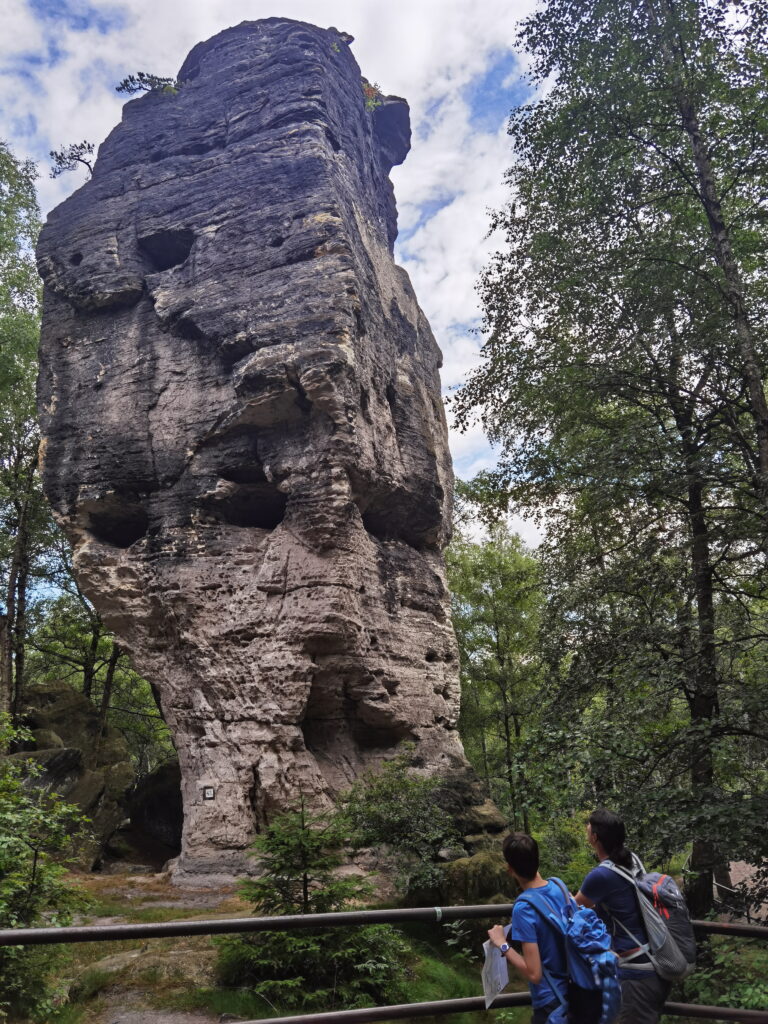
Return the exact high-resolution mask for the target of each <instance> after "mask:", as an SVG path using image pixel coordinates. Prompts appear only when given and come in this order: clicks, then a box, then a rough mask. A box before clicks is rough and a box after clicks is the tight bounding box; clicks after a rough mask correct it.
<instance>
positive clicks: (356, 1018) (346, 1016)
mask: <svg viewBox="0 0 768 1024" xmlns="http://www.w3.org/2000/svg"><path fill="white" fill-rule="evenodd" d="M511 911H512V904H511V903H494V904H483V905H480V906H471V907H406V908H400V909H392V910H352V911H343V912H338V913H333V914H291V915H285V916H282V917H240V918H229V919H218V920H207V921H166V922H162V923H159V924H113V925H77V926H74V927H58V928H57V927H53V928H7V929H4V930H0V947H1V946H37V945H50V944H53V943H70V942H104V941H120V940H125V939H146V938H163V937H166V938H167V937H169V936H183V935H232V934H237V933H244V932H262V931H291V930H293V929H295V928H341V927H350V926H353V925H366V924H390V923H395V922H403V921H426V922H431V923H433V924H435V923H440V922H443V921H462V920H473V919H478V918H499V917H509V915H510V913H511ZM693 926H694V928H695V929H696V931H697V932H699V933H702V934H710V935H735V936H740V937H744V938H759V939H768V927H763V926H760V925H750V924H746V925H745V924H734V923H732V922H724V921H694V922H693ZM530 1002H531V997H530V995H529V994H528V993H527V992H511V993H506V994H502V995H499V996H497V997H496V999H495V1000H494V1002H493V1006H492V1009H493V1010H497V1009H503V1008H505V1007H510V1006H529V1005H530ZM484 1009H485V1001H484V999H483V998H482V997H481V996H472V997H468V998H465V999H444V1000H440V1001H438V1002H429V1003H403V1004H399V1005H397V1006H373V1007H368V1008H364V1009H358V1010H334V1011H333V1012H331V1013H313V1014H303V1015H300V1016H294V1017H271V1018H268V1019H265V1020H259V1021H244V1022H243V1024H365V1022H368V1021H387V1020H403V1019H405V1018H409V1017H411V1018H412V1017H437V1016H446V1015H448V1014H454V1013H470V1012H476V1011H480V1010H484ZM664 1012H665V1014H667V1015H668V1016H672V1017H692V1018H700V1019H702V1020H720V1021H740V1022H742V1024H768V1011H764V1010H742V1009H738V1008H736V1007H726V1006H699V1005H694V1004H688V1003H667V1004H666V1005H665V1007H664Z"/></svg>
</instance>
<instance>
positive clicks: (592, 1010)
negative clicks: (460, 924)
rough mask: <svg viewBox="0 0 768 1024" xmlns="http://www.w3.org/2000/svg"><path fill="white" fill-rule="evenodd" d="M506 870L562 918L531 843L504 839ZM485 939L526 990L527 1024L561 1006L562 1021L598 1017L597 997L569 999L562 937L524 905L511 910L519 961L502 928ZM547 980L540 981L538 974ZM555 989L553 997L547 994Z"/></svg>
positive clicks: (560, 896) (561, 902) (583, 1022)
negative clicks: (563, 1011)
mask: <svg viewBox="0 0 768 1024" xmlns="http://www.w3.org/2000/svg"><path fill="white" fill-rule="evenodd" d="M502 852H503V854H504V859H505V860H506V862H507V870H508V871H509V873H510V874H511V875H512V876H513V877H514V879H515V881H516V882H517V884H518V885H519V886H520V888H521V889H522V890H523V892H526V891H527V890H529V889H538V890H540V896H542V897H545V898H546V900H547V901H548V902H549V903H550V904H551V905H552V906H553V907H554V908H556V909H558V910H560V909H562V910H563V912H565V909H566V904H565V895H564V893H563V890H562V889H561V888H560V886H559V885H558V884H557V883H556V882H554V881H551V880H547V879H545V878H542V877H541V875H540V874H539V847H538V844H537V842H536V840H535V839H534V838H533V837H532V836H529V835H526V833H525V832H513V833H511V834H510V835H508V836H507V837H506V839H505V840H504V845H503V847H502ZM488 938H489V939H490V940H491V942H492V943H493V944H494V945H495V946H497V947H498V949H499V951H500V953H501V955H502V956H503V957H505V958H506V960H507V962H508V963H510V964H511V965H512V967H514V968H515V970H516V971H517V973H518V974H519V975H520V976H521V977H522V978H524V979H525V980H526V981H527V982H528V985H529V988H530V990H531V1002H532V1003H533V1017H532V1018H531V1024H546V1021H547V1019H548V1018H549V1016H550V1014H551V1013H552V1012H553V1011H554V1010H557V1009H558V1007H560V1006H561V1005H562V1003H563V1001H566V1000H568V1002H569V1015H568V1019H569V1020H571V1021H574V1022H579V1024H589V1022H591V1021H597V1020H598V1019H599V1016H600V1012H599V1007H600V994H599V993H597V994H595V995H594V996H593V994H592V993H583V992H577V993H574V991H573V986H569V985H568V967H567V964H566V959H565V948H564V945H563V940H562V937H561V936H559V935H558V933H557V932H556V930H555V928H554V927H552V926H550V925H548V924H547V923H546V922H545V921H544V920H543V919H542V917H541V915H540V914H538V913H537V912H536V910H535V909H534V908H533V906H532V905H531V904H530V903H529V902H528V900H522V899H519V900H517V901H516V903H515V905H514V906H513V908H512V927H511V929H510V938H511V939H512V940H513V941H515V942H520V943H521V944H522V955H520V953H517V952H516V951H515V950H514V949H512V947H511V946H510V945H509V944H508V943H507V936H506V932H505V929H504V928H503V927H502V925H500V924H497V925H494V927H493V928H491V929H490V930H489V932H488ZM543 968H546V973H547V974H548V975H549V980H548V979H547V978H545V977H544V970H543ZM553 985H554V986H555V987H556V989H557V991H553V987H552V986H553ZM579 996H580V997H581V999H582V1001H583V999H585V998H586V999H587V1000H588V1001H589V1005H582V1006H578V1005H574V1004H575V1002H576V999H577V998H578V997H579Z"/></svg>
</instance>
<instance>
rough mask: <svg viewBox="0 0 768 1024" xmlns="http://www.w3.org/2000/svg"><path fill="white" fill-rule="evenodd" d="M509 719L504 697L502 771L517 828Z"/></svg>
mask: <svg viewBox="0 0 768 1024" xmlns="http://www.w3.org/2000/svg"><path fill="white" fill-rule="evenodd" d="M510 717H511V716H510V711H509V707H508V705H507V700H506V696H505V697H504V703H503V707H502V711H501V721H502V728H503V730H504V769H505V773H506V776H507V788H508V789H509V806H510V812H511V815H512V821H513V823H514V825H515V828H517V800H516V794H515V772H514V766H513V764H512V733H511V732H510V728H509V722H510Z"/></svg>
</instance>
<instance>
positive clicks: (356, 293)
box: [39, 19, 475, 878]
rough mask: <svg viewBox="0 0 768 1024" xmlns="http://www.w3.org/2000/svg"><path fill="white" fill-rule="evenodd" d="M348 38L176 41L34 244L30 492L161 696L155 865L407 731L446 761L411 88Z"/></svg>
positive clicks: (235, 854)
mask: <svg viewBox="0 0 768 1024" xmlns="http://www.w3.org/2000/svg"><path fill="white" fill-rule="evenodd" d="M348 41H349V37H348V36H344V35H343V34H341V33H339V32H337V31H336V30H335V29H330V30H327V31H326V30H321V29H318V28H315V27H313V26H311V25H305V24H302V23H300V22H295V21H288V20H284V19H268V20H266V21H258V22H245V23H243V24H241V25H239V26H237V27H236V28H232V29H228V30H227V31H225V32H222V33H220V34H219V35H217V36H215V37H214V38H213V39H210V40H208V41H207V42H205V43H201V44H200V45H198V46H196V47H195V48H194V49H193V50H192V52H191V53H190V55H189V57H188V58H187V60H186V61H185V63H184V65H183V67H182V68H181V71H180V73H179V89H178V91H176V92H173V91H166V92H158V93H149V94H147V95H145V96H143V97H141V98H140V99H136V100H132V101H131V102H129V103H127V104H126V106H125V108H124V112H123V119H122V123H121V124H120V125H119V126H118V127H117V128H115V130H114V131H113V132H112V133H111V135H110V136H109V137H108V139H107V140H106V142H104V144H103V145H102V146H101V148H100V150H99V157H98V160H97V162H96V166H95V168H94V174H93V177H92V179H91V180H90V181H88V183H87V184H86V185H84V186H83V187H82V188H81V189H80V190H79V191H78V192H76V193H75V194H74V195H73V196H71V197H70V198H69V199H68V200H67V201H66V202H65V203H63V204H62V205H61V206H59V207H58V208H57V209H56V210H54V212H53V213H52V214H51V216H50V217H49V219H48V223H47V225H46V227H45V229H44V230H43V233H42V236H41V240H40V247H39V265H40V270H41V273H42V275H43V278H44V281H45V286H46V287H45V306H44V321H43V339H42V347H41V373H40V383H39V404H40V417H41V423H42V430H43V435H44V442H43V458H44V482H45V489H46V492H47V494H48V496H49V498H50V500H51V502H52V504H53V507H54V509H55V510H56V513H57V514H58V517H59V519H60V521H61V522H62V523H63V524H64V526H65V528H66V530H67V533H68V535H69V537H70V539H71V541H72V544H73V547H74V553H75V554H74V557H75V565H76V568H77V572H78V575H79V578H80V580H81V581H82V585H83V587H84V588H85V590H86V591H87V593H88V595H89V596H90V597H91V599H92V600H93V602H94V603H95V605H96V606H97V608H98V609H99V611H100V613H101V614H102V616H103V617H104V619H105V621H106V622H107V623H108V624H109V626H110V627H111V628H112V629H114V631H115V632H116V634H117V635H118V636H119V638H120V641H121V643H123V644H124V645H125V646H126V647H127V648H128V649H129V650H130V651H131V653H132V656H133V659H134V662H135V664H136V666H137V667H138V668H139V669H140V670H141V671H142V672H143V673H144V674H145V675H147V676H148V677H149V678H150V679H152V680H153V681H154V682H155V683H156V684H157V686H158V688H159V690H160V693H161V697H162V704H163V708H164V712H165V715H166V717H167V720H168V722H169V724H170V726H171V729H172V730H173V734H174V739H175V742H176V745H177V747H178V751H179V757H180V761H181V769H182V778H183V799H184V815H185V826H184V840H183V847H182V854H181V860H180V864H179V869H178V873H179V877H185V878H189V877H190V876H191V875H194V874H196V873H197V874H205V873H211V872H220V873H224V874H227V873H232V872H236V871H240V870H242V868H243V866H244V861H245V858H244V856H243V850H244V848H245V847H246V846H247V844H248V843H249V841H250V840H251V838H252V836H253V833H254V830H255V829H258V828H259V827H260V825H261V824H262V823H263V822H264V821H265V820H268V819H269V817H270V815H272V814H273V813H274V812H275V811H276V810H278V809H280V808H282V807H283V806H284V805H285V804H286V802H292V801H293V800H295V799H296V797H297V795H298V793H299V792H301V793H303V794H304V796H305V797H306V798H307V799H308V800H309V801H310V802H311V803H313V804H315V805H322V804H323V803H324V802H325V801H327V800H328V799H329V797H330V796H331V795H332V794H333V793H334V792H336V791H338V790H339V789H340V788H343V787H345V786H346V785H347V784H348V783H349V782H350V780H351V779H353V778H354V777H355V776H356V775H357V774H358V773H359V772H360V771H361V770H363V769H365V768H366V767H367V766H370V765H371V764H374V763H376V762H377V761H379V760H381V758H382V757H384V756H386V755H388V754H390V753H391V752H392V751H393V749H394V748H395V747H396V746H397V744H398V743H400V742H401V741H403V740H411V741H413V742H414V743H415V745H416V754H417V757H418V759H419V762H420V764H421V765H422V766H423V768H424V770H425V771H429V772H441V773H443V774H447V775H450V774H451V773H454V774H455V776H456V778H457V781H459V780H462V781H464V782H465V780H466V762H465V760H464V756H463V752H462V748H461V744H460V742H459V739H458V734H457V731H456V716H457V710H458V666H457V657H456V645H455V640H454V636H453V631H452V628H451V622H450V616H449V603H448V595H447V593H446V588H445V580H444V570H443V560H442V555H441V551H442V548H443V546H444V544H445V542H446V539H447V535H448V529H449V507H450V500H451V468H450V461H449V455H448V449H447V440H446V424H445V419H444V414H443V408H442V404H441V401H440V387H439V379H438V367H439V366H440V353H439V350H438V348H437V346H436V344H435V341H434V338H433V336H432V334H431V332H430V329H429V325H428V324H427V322H426V320H425V318H424V315H423V313H422V312H421V310H420V309H419V307H418V305H417V303H416V299H415V297H414V294H413V290H412V288H411V285H410V283H409V280H408V277H407V275H406V274H405V272H404V271H403V270H402V269H400V268H399V267H397V266H395V264H394V262H393V259H392V246H393V241H394V238H395V234H396V211H395V203H394V197H393V192H392V187H391V184H390V181H389V178H388V173H389V170H390V168H391V167H392V165H393V164H396V163H399V162H401V161H402V160H403V159H404V158H405V156H406V153H407V152H408V149H409V143H410V128H409V118H408V107H407V105H406V103H405V102H404V101H403V100H400V99H397V98H394V97H381V98H380V99H379V98H374V100H373V102H369V103H368V104H367V105H368V106H369V107H372V108H373V109H366V103H365V97H364V94H363V88H362V85H361V77H360V70H359V68H358V66H357V64H356V62H355V60H354V58H353V56H352V54H351V52H350V50H349V46H348ZM473 800H475V797H474V796H473V797H472V798H471V799H470V800H469V802H472V801H473ZM465 802H466V801H465Z"/></svg>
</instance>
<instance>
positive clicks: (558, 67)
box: [458, 0, 768, 913]
mask: <svg viewBox="0 0 768 1024" xmlns="http://www.w3.org/2000/svg"><path fill="white" fill-rule="evenodd" d="M765 31H766V18H765V11H764V8H763V6H762V5H761V4H758V3H753V2H749V0H747V2H745V3H741V4H738V5H733V4H730V3H725V2H718V0H715V2H714V3H708V4H704V3H702V2H700V0H610V2H607V0H550V2H548V3H546V4H545V5H543V6H542V8H541V9H540V11H539V12H537V13H536V14H534V15H532V16H531V17H530V18H529V19H527V21H525V22H524V23H523V26H522V31H521V41H522V42H523V44H524V46H525V48H526V49H527V51H528V52H529V54H530V55H531V58H532V76H533V80H534V83H536V84H537V85H542V86H543V84H544V82H545V80H547V79H549V76H551V87H550V88H548V90H544V93H543V96H542V98H540V99H538V100H537V101H535V102H534V103H532V104H530V105H527V106H525V107H523V108H520V109H518V110H517V111H515V112H513V116H512V119H511V122H510V134H511V136H512V140H513V149H514V158H515V160H514V164H513V166H512V167H511V169H510V171H509V174H508V180H509V184H510V188H511V191H512V199H511V202H510V203H509V204H508V206H507V207H505V208H504V209H503V210H502V211H500V212H499V213H498V214H497V215H496V218H495V226H496V227H497V228H500V229H502V230H503V231H504V234H505V239H506V244H505V247H504V249H503V250H502V251H501V252H500V253H499V254H498V255H497V256H496V257H495V258H494V260H493V261H492V263H491V265H490V266H489V268H488V270H487V271H486V273H485V275H484V277H483V281H482V293H483V300H484V308H485V315H486V327H487V329H488V334H489V339H488V342H487V344H486V346H485V357H486V359H485V362H484V364H483V365H482V366H481V368H480V369H479V370H478V371H477V372H476V373H475V374H474V375H473V376H472V377H471V379H470V381H469V383H468V385H467V387H466V388H465V389H464V391H463V394H462V395H461V396H460V399H459V403H458V412H459V417H460V420H461V421H462V422H467V420H468V418H469V417H470V416H471V415H473V414H474V412H475V411H476V410H478V409H481V410H482V415H483V418H484V422H485V425H486V427H487V430H488V432H489V434H490V436H491V437H492V438H493V439H494V440H497V441H498V442H500V443H501V445H502V446H503V459H502V464H501V469H500V473H499V478H500V482H501V484H502V485H503V486H505V487H507V488H508V490H509V493H510V494H511V495H512V498H513V500H514V501H515V502H516V503H517V504H518V505H519V506H521V507H526V508H528V509H529V510H532V511H535V512H538V513H539V514H542V513H545V514H546V517H547V521H548V524H549V528H548V539H547V542H546V544H545V545H544V547H543V550H542V558H543V563H544V565H545V586H546V588H547V590H548V592H549V593H551V594H552V601H551V602H550V607H549V612H548V616H547V630H546V632H547V633H548V635H549V638H550V639H549V654H550V666H551V670H552V674H553V675H552V678H553V679H554V680H555V683H554V694H555V696H554V697H553V700H555V702H556V701H557V699H558V697H559V699H560V700H561V703H563V704H565V705H566V708H565V709H564V720H566V718H567V716H568V715H569V716H570V719H571V720H572V719H573V717H574V716H575V715H578V716H579V727H581V726H583V725H585V724H589V725H590V726H591V732H590V739H591V740H592V741H595V742H596V743H597V745H598V747H602V750H603V753H604V756H603V757H602V758H600V757H593V760H592V765H591V770H592V772H593V773H596V772H599V775H596V779H597V780H598V782H596V785H595V789H596V791H599V793H601V794H605V795H606V796H612V797H614V798H616V799H621V800H622V801H623V802H624V806H634V807H635V809H636V813H637V809H638V803H642V802H643V795H644V794H645V795H646V796H648V795H649V794H650V793H653V794H654V799H653V800H651V799H648V800H646V801H645V804H646V806H645V808H644V811H645V812H646V813H647V815H648V817H646V821H647V822H648V823H649V824H650V823H652V825H653V828H654V830H655V831H656V833H657V834H658V833H659V832H661V833H666V834H667V835H670V834H671V835H672V836H674V837H675V841H679V840H681V839H684V840H691V841H692V843H693V856H692V864H691V866H692V873H691V876H690V878H689V883H688V894H689V899H690V901H691V903H692V906H693V909H694V911H695V912H696V913H703V912H705V911H706V910H707V909H708V908H709V906H710V905H711V898H712V897H711V893H712V873H713V870H714V867H715V864H716V863H717V862H718V860H720V859H722V858H727V857H729V856H731V855H733V854H734V852H735V851H736V850H737V849H738V850H743V849H744V848H745V846H746V847H749V846H750V845H751V847H752V851H753V853H754V854H755V855H759V853H760V841H759V832H758V831H756V830H755V828H754V824H755V822H756V821H757V820H758V819H759V815H760V813H761V810H760V809H761V808H762V807H763V806H764V798H765V791H764V789H761V785H763V784H764V780H762V782H761V780H760V777H759V773H756V772H754V771H751V772H750V771H747V770H746V761H744V762H742V764H741V769H736V770H734V764H733V756H732V750H733V745H734V743H735V742H737V741H738V742H739V743H740V744H742V743H743V744H744V745H746V746H747V747H750V746H756V747H757V748H759V749H760V750H761V751H762V752H763V754H764V752H765V749H766V742H768V722H767V721H766V719H765V716H764V715H763V714H762V713H761V712H760V711H759V710H757V709H756V704H755V700H754V696H755V694H754V690H755V684H754V682H748V681H747V678H746V674H745V673H746V672H747V666H748V664H749V663H750V660H751V659H752V658H753V656H754V650H755V648H756V647H759V646H760V645H761V644H763V643H764V641H765V636H766V633H765V623H766V618H765V615H766V596H767V595H766V592H765V583H764V568H763V567H764V559H765V548H766V507H767V503H766V499H767V498H768V490H766V482H767V481H768V476H767V475H766V471H767V470H768V432H767V431H766V428H767V427H768V418H767V417H766V411H765V393H764V367H765V361H766V355H767V352H768V346H767V345H766V336H765V330H764V324H765V322H766V284H767V283H768V279H767V278H766V276H765V273H764V270H763V268H764V266H765V251H766V242H767V241H768V236H767V235H766V230H765V218H764V212H763V207H762V203H763V198H764V196H765V195H766V190H767V189H768V142H766V139H767V138H768V136H766V132H765V124H766V123H768V95H767V94H766V92H765V89H764V87H763V78H764V72H765V68H766V62H767V60H768V47H767V46H766V36H765ZM555 666H558V667H555ZM641 702H642V703H641ZM582 735H583V733H582ZM591 749H594V748H591ZM737 779H738V781H736V780H737ZM683 780H685V781H683ZM598 783H599V784H598ZM633 793H635V794H637V795H638V797H639V800H638V799H637V798H636V799H635V801H634V803H633V804H632V803H631V802H630V801H629V797H630V795H631V794H633Z"/></svg>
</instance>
